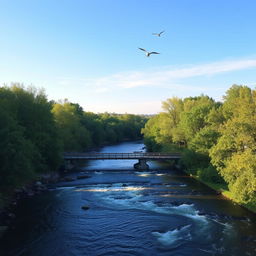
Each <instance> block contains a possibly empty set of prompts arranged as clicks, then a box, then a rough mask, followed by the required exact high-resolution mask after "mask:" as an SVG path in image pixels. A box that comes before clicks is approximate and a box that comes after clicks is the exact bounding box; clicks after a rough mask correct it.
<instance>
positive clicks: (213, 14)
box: [0, 0, 256, 114]
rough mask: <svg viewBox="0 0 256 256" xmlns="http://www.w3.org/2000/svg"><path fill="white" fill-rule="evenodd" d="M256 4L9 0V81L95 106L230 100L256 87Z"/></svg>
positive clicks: (2, 5) (3, 27)
mask: <svg viewBox="0 0 256 256" xmlns="http://www.w3.org/2000/svg"><path fill="white" fill-rule="evenodd" d="M255 11H256V1H254V0H243V1H242V0H239V1H236V0H225V1H224V0H212V1H211V0H140V1H138V0H127V1H123V0H0V36H1V40H0V84H4V83H5V84H10V83H11V82H20V83H23V84H24V85H25V86H28V85H31V84H32V85H34V86H36V87H43V88H45V90H46V94H47V95H48V98H49V99H54V100H59V99H64V98H68V99H69V100H70V101H72V102H75V103H79V104H80V105H81V106H83V108H84V110H85V111H93V112H105V111H108V112H116V113H125V112H127V113H140V114H141V113H145V114H150V113H157V112H159V111H161V102H162V101H163V100H165V99H167V98H170V97H173V96H178V97H182V98H183V97H187V96H195V95H200V94H201V93H204V94H207V95H209V96H211V97H213V98H215V99H216V100H221V99H222V96H223V95H224V93H225V91H226V90H227V89H228V88H229V87H230V86H231V85H232V84H245V85H248V86H250V87H251V88H255V85H256V43H255V42H256V33H255V28H256V19H255ZM162 30H165V33H163V35H162V37H160V38H158V37H156V36H153V35H152V33H153V32H160V31H162ZM138 47H142V48H145V49H148V50H149V51H151V50H153V51H157V52H160V54H159V55H152V56H150V57H149V58H147V57H146V56H145V54H144V53H143V52H142V51H140V50H139V49H138Z"/></svg>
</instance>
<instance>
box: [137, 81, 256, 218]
mask: <svg viewBox="0 0 256 256" xmlns="http://www.w3.org/2000/svg"><path fill="white" fill-rule="evenodd" d="M162 108H163V112H161V113H159V114H157V115H155V116H154V117H152V118H150V119H149V120H148V122H147V123H146V125H145V128H143V129H142V133H143V134H144V142H145V145H146V146H147V149H148V150H149V151H158V152H168V153H171V152H180V153H181V154H182V158H181V160H180V161H179V166H180V167H181V169H182V170H185V172H186V173H188V175H191V176H193V177H194V178H196V179H198V180H199V181H201V182H202V183H204V184H206V185H207V186H209V187H211V188H213V189H215V190H216V191H218V192H219V193H221V194H222V195H223V196H225V197H227V198H229V199H230V200H232V201H233V202H234V203H237V204H239V205H241V206H243V207H246V208H247V209H249V210H250V211H253V212H254V213H256V154H255V152H256V90H252V89H250V88H249V87H247V86H242V85H233V86H232V87H231V88H230V89H229V90H228V91H227V92H226V94H225V96H224V97H223V102H216V101H215V100H213V99H212V98H210V97H208V96H206V95H200V96H198V97H188V98H184V99H181V98H177V97H173V98H169V99H167V100H166V101H164V102H163V103H162Z"/></svg>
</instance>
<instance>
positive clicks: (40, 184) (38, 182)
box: [35, 181, 43, 187]
mask: <svg viewBox="0 0 256 256" xmlns="http://www.w3.org/2000/svg"><path fill="white" fill-rule="evenodd" d="M35 185H36V186H37V187H41V186H42V185H43V184H42V182H41V181H37V182H36V183H35Z"/></svg>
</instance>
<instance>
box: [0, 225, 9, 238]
mask: <svg viewBox="0 0 256 256" xmlns="http://www.w3.org/2000/svg"><path fill="white" fill-rule="evenodd" d="M7 229H8V226H0V238H1V237H2V236H3V235H4V232H5V231H6V230H7Z"/></svg>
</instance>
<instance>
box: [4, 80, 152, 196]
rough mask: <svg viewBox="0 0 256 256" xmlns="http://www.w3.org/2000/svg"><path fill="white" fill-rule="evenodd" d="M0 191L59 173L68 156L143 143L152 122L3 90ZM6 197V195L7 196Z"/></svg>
mask: <svg viewBox="0 0 256 256" xmlns="http://www.w3.org/2000/svg"><path fill="white" fill-rule="evenodd" d="M0 120H1V121H0V163H1V165H0V187H1V191H3V189H5V190H6V189H7V190H8V189H10V188H13V187H16V186H19V185H21V184H23V183H25V182H27V181H28V180H31V179H33V178H34V177H36V175H37V174H38V173H42V172H47V171H51V170H56V169H57V168H58V166H59V165H60V163H61V154H62V152H63V151H86V150H88V149H90V148H92V147H95V146H100V145H103V144H109V143H116V142H120V141H124V140H135V139H139V138H142V135H141V133H140V130H141V128H142V127H143V126H144V124H145V122H146V120H147V119H146V118H145V117H143V116H137V115H130V114H125V115H118V114H109V113H104V114H93V113H90V112H85V111H84V110H83V108H82V107H81V106H80V105H79V104H76V103H71V102H69V101H68V100H64V101H61V102H53V101H49V100H48V99H47V97H46V95H45V93H44V90H41V89H36V88H34V87H31V88H27V89H25V88H24V87H23V86H22V85H21V84H14V85H12V86H11V87H7V86H6V87H0ZM1 191H0V192H1Z"/></svg>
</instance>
